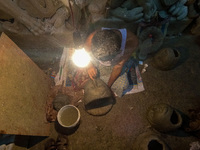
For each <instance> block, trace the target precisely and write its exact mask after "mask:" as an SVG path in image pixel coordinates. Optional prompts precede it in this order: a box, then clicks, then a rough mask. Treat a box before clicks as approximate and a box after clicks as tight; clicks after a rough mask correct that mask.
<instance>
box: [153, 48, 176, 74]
mask: <svg viewBox="0 0 200 150" xmlns="http://www.w3.org/2000/svg"><path fill="white" fill-rule="evenodd" d="M179 59H180V52H179V50H178V49H177V48H163V49H161V50H159V51H158V52H157V53H156V54H155V56H154V57H153V59H152V65H153V66H154V67H155V68H157V69H160V70H170V69H173V68H175V66H176V65H177V63H178V61H179Z"/></svg>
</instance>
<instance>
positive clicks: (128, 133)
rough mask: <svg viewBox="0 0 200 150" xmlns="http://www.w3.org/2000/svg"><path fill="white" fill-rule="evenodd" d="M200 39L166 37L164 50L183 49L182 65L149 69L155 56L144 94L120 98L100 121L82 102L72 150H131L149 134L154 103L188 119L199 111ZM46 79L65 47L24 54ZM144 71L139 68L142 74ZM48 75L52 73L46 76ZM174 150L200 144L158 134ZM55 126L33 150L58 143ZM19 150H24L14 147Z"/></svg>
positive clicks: (185, 137) (188, 137)
mask: <svg viewBox="0 0 200 150" xmlns="http://www.w3.org/2000/svg"><path fill="white" fill-rule="evenodd" d="M198 44H200V37H195V36H192V35H189V34H183V35H182V36H179V37H175V38H167V39H165V41H164V44H163V47H181V50H180V51H181V62H180V63H179V65H178V66H177V67H176V68H174V69H173V70H170V71H160V70H157V69H155V68H154V67H153V66H152V64H151V59H152V56H149V57H148V59H147V60H145V61H144V63H146V64H148V68H147V71H146V72H145V73H143V74H142V78H143V83H144V87H145V91H143V92H140V93H137V94H131V95H125V96H124V97H122V98H117V99H116V103H115V104H114V105H113V108H112V109H111V111H110V112H109V113H108V114H106V115H104V116H100V117H96V116H92V115H89V114H88V113H87V112H86V111H85V110H84V107H83V104H82V103H80V104H79V106H78V108H79V110H80V113H81V122H80V125H79V126H78V128H77V130H76V131H75V132H74V133H72V134H70V135H68V139H69V145H68V148H69V150H102V149H104V150H131V149H133V146H134V145H133V143H134V141H135V140H136V139H137V137H138V136H139V135H140V134H142V133H144V132H146V131H148V130H151V127H150V124H149V123H148V121H147V119H146V113H147V109H148V108H149V107H150V106H151V105H154V104H159V103H166V104H169V105H171V106H172V107H174V108H176V109H178V110H179V111H180V112H181V113H182V114H183V115H184V116H189V111H188V110H189V109H196V108H198V107H199V106H200V75H199V74H200V48H199V45H198ZM23 50H24V51H25V52H26V53H27V55H29V57H30V58H32V60H33V61H34V62H35V63H36V64H37V65H38V66H39V67H40V68H41V69H42V70H44V71H45V72H46V73H47V74H48V73H49V72H50V71H51V70H56V71H57V67H58V62H59V58H60V56H61V54H62V48H61V47H46V48H44V50H41V49H39V48H38V49H37V48H35V49H34V50H33V49H28V47H25V48H24V49H23ZM142 68H143V66H140V70H141V69H142ZM48 75H49V74H48ZM153 132H156V133H158V134H160V135H161V136H162V138H163V140H164V141H165V142H166V143H167V144H168V145H169V147H171V149H172V150H189V149H190V143H191V142H195V141H199V139H197V138H196V137H194V136H193V135H191V134H187V133H186V132H184V130H183V128H180V129H179V130H178V131H176V132H173V133H159V132H157V131H155V130H153ZM57 135H58V133H57V132H56V130H55V124H54V123H51V135H50V137H44V138H43V140H40V141H38V142H37V144H35V145H34V146H32V147H30V148H29V149H30V150H43V149H44V144H45V142H46V141H47V140H48V139H49V138H54V139H56V138H57ZM16 149H23V148H22V147H19V146H16Z"/></svg>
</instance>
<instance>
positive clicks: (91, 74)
mask: <svg viewBox="0 0 200 150" xmlns="http://www.w3.org/2000/svg"><path fill="white" fill-rule="evenodd" d="M95 33H96V31H95V32H93V33H91V34H90V35H89V37H88V38H87V40H86V42H85V46H84V47H85V50H86V51H87V52H89V53H91V45H92V38H93V36H94V34H95ZM87 72H88V75H89V77H90V78H91V79H92V80H94V77H95V76H96V75H97V70H96V68H95V67H94V65H93V64H92V63H91V62H90V63H89V65H88V66H87Z"/></svg>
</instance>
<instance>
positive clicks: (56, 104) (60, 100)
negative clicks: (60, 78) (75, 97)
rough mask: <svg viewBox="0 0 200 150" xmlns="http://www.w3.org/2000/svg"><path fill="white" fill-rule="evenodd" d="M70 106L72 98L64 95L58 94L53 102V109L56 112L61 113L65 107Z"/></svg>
mask: <svg viewBox="0 0 200 150" xmlns="http://www.w3.org/2000/svg"><path fill="white" fill-rule="evenodd" d="M68 104H70V97H69V96H67V95H65V94H62V93H58V94H57V95H56V97H55V99H54V100H53V108H54V109H55V110H56V111H59V110H60V109H61V108H62V107H63V106H65V105H68Z"/></svg>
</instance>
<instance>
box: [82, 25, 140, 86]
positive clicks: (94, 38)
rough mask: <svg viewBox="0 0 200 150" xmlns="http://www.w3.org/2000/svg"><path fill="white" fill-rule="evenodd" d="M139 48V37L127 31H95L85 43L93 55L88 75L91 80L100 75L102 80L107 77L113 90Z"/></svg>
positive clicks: (106, 29) (87, 49)
mask: <svg viewBox="0 0 200 150" xmlns="http://www.w3.org/2000/svg"><path fill="white" fill-rule="evenodd" d="M137 46H138V39H137V37H136V36H135V35H134V34H133V33H132V32H131V31H128V30H127V29H110V28H102V29H101V30H97V31H94V32H93V33H91V34H90V35H89V36H88V38H87V40H86V43H85V49H86V51H88V52H90V53H91V56H92V60H93V61H92V63H90V65H89V66H88V68H87V72H88V75H89V76H90V78H91V79H94V78H95V77H96V76H97V74H98V73H99V75H100V78H101V77H107V80H106V81H107V85H108V87H110V88H111V86H112V85H113V83H114V82H115V81H116V80H117V79H118V77H119V76H120V74H121V72H122V68H123V66H124V64H125V63H126V62H127V61H128V59H129V58H130V57H131V55H132V53H133V52H134V51H135V50H136V48H137ZM104 81H105V80H104Z"/></svg>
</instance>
